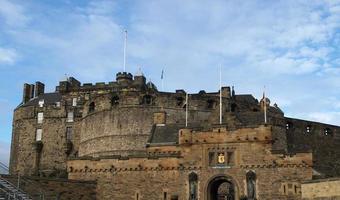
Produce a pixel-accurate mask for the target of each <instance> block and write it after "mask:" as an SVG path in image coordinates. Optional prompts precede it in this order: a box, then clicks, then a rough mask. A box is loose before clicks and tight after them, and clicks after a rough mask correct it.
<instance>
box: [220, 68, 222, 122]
mask: <svg viewBox="0 0 340 200" xmlns="http://www.w3.org/2000/svg"><path fill="white" fill-rule="evenodd" d="M221 68H222V67H221V66H220V124H222V69H221Z"/></svg>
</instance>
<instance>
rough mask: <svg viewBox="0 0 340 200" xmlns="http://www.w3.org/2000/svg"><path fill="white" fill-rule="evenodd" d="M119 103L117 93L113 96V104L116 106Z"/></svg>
mask: <svg viewBox="0 0 340 200" xmlns="http://www.w3.org/2000/svg"><path fill="white" fill-rule="evenodd" d="M118 104H119V97H118V96H116V95H115V96H113V97H112V98H111V106H115V105H118Z"/></svg>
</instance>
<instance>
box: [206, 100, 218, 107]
mask: <svg viewBox="0 0 340 200" xmlns="http://www.w3.org/2000/svg"><path fill="white" fill-rule="evenodd" d="M215 105H216V104H215V101H214V100H212V99H209V100H208V101H207V108H208V109H214V108H215Z"/></svg>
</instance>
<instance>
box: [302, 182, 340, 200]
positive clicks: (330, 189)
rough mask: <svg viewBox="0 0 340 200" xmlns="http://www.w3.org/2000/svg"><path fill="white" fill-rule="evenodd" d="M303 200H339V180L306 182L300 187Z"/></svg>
mask: <svg viewBox="0 0 340 200" xmlns="http://www.w3.org/2000/svg"><path fill="white" fill-rule="evenodd" d="M301 191H302V199H303V200H312V199H313V200H326V199H331V200H339V199H340V178H331V179H320V180H313V181H307V182H304V183H302V185H301Z"/></svg>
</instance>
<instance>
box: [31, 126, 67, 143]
mask: <svg viewBox="0 0 340 200" xmlns="http://www.w3.org/2000/svg"><path fill="white" fill-rule="evenodd" d="M42 137H43V131H42V129H41V128H38V129H36V132H35V141H37V142H38V141H41V140H42ZM72 137H73V129H72V127H66V139H67V140H72Z"/></svg>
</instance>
